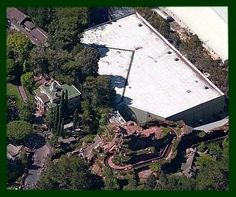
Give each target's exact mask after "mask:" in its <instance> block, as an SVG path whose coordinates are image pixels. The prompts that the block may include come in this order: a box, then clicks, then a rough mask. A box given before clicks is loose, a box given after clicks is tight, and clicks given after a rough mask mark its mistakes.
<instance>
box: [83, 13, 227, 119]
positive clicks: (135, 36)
mask: <svg viewBox="0 0 236 197" xmlns="http://www.w3.org/2000/svg"><path fill="white" fill-rule="evenodd" d="M139 24H142V25H143V26H141V27H140V26H139ZM81 41H82V42H83V43H87V44H98V45H105V46H106V47H115V48H123V49H129V50H135V48H136V49H137V47H138V48H139V49H137V50H135V54H134V59H133V63H132V67H131V71H130V75H129V79H128V86H127V88H126V91H125V97H127V98H129V99H131V103H130V104H129V105H131V106H133V107H136V108H138V109H141V110H144V111H147V112H149V113H152V114H156V115H159V116H161V117H169V116H172V115H174V114H176V113H179V112H182V111H184V110H187V109H189V108H191V107H195V106H197V105H199V104H202V103H205V102H207V101H210V100H212V99H214V98H217V97H219V96H222V95H223V93H222V92H221V91H219V90H218V89H216V88H215V87H214V85H212V84H211V83H209V81H207V80H206V79H205V77H204V76H203V75H201V74H199V73H198V72H196V71H195V70H194V69H193V68H191V66H190V65H189V64H188V63H186V61H183V60H182V59H181V57H180V55H179V54H177V52H175V51H174V50H173V49H172V48H171V47H170V46H169V45H168V44H167V43H166V41H163V40H162V39H161V37H160V36H158V35H157V34H156V33H154V32H153V31H151V30H150V28H149V27H148V26H146V25H145V24H144V23H143V21H142V20H140V19H139V18H138V17H137V16H136V15H135V14H133V15H130V16H128V17H125V18H122V19H119V20H117V21H116V22H112V23H108V24H105V25H102V26H100V27H96V28H95V29H90V30H88V31H86V32H85V33H84V35H83V38H82V40H81ZM168 51H171V52H172V53H171V54H168ZM125 54H126V53H124V55H123V56H121V55H118V54H116V53H115V52H114V51H113V50H110V51H109V52H108V53H107V54H106V55H107V56H105V57H104V58H101V60H100V62H99V74H106V75H110V74H112V75H121V76H123V77H124V76H125V72H124V71H125V69H124V68H119V65H120V63H119V62H122V63H121V64H123V63H124V65H127V64H128V62H129V61H130V56H129V55H127V54H126V55H125ZM175 58H179V61H175ZM118 59H119V60H118ZM104 60H106V61H108V62H110V64H109V67H107V63H106V62H105V63H104ZM106 67H107V68H106ZM125 68H127V66H125ZM205 86H207V87H209V89H205ZM188 90H190V91H191V92H190V93H188V92H187V91H188ZM118 93H120V92H118Z"/></svg>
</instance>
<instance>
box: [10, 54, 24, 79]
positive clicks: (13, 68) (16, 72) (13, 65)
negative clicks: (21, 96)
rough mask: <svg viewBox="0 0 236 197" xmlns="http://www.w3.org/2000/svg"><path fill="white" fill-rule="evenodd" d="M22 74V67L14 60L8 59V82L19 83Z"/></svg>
mask: <svg viewBox="0 0 236 197" xmlns="http://www.w3.org/2000/svg"><path fill="white" fill-rule="evenodd" d="M21 73H22V66H20V65H19V64H18V63H17V62H15V61H14V60H13V59H11V58H8V59H7V82H17V81H18V80H19V79H20V75H21Z"/></svg>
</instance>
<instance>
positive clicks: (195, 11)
mask: <svg viewBox="0 0 236 197" xmlns="http://www.w3.org/2000/svg"><path fill="white" fill-rule="evenodd" d="M162 9H164V11H165V12H166V13H167V14H169V15H170V16H171V17H172V18H174V20H175V21H176V22H177V23H179V24H180V25H181V26H182V27H185V28H187V29H188V30H189V31H190V32H192V33H194V34H197V35H198V37H199V39H200V40H201V41H202V42H203V44H204V46H205V47H206V48H207V49H208V50H209V51H211V52H212V53H213V54H215V55H216V56H217V57H219V58H220V59H222V60H223V61H226V60H228V8H227V7H162Z"/></svg>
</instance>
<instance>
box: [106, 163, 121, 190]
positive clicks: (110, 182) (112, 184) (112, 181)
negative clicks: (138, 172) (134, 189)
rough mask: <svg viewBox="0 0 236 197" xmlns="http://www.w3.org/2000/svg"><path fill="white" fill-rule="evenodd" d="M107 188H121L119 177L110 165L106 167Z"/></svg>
mask: <svg viewBox="0 0 236 197" xmlns="http://www.w3.org/2000/svg"><path fill="white" fill-rule="evenodd" d="M104 176H105V181H104V183H105V190H117V189H118V188H119V185H118V182H117V179H116V178H115V177H114V175H113V172H112V170H111V169H110V168H109V167H105V168H104Z"/></svg>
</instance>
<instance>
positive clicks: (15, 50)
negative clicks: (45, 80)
mask: <svg viewBox="0 0 236 197" xmlns="http://www.w3.org/2000/svg"><path fill="white" fill-rule="evenodd" d="M7 47H8V53H10V54H11V56H12V58H13V59H14V60H15V61H17V62H21V63H23V61H24V60H25V59H27V58H28V55H29V51H30V50H31V48H32V47H33V45H32V43H31V42H30V40H29V39H28V38H27V37H26V36H25V35H23V34H22V33H21V32H18V31H12V32H11V33H9V34H8V35H7Z"/></svg>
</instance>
